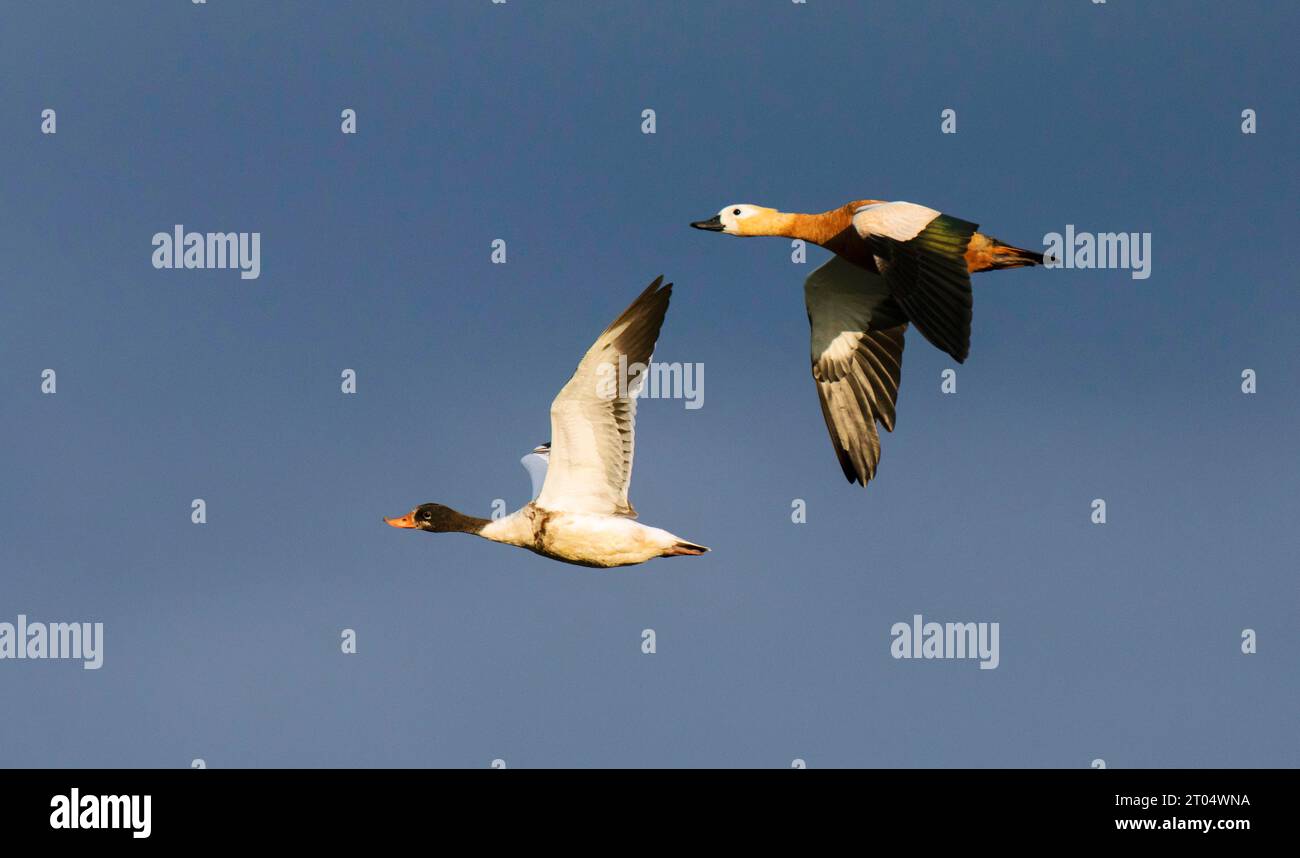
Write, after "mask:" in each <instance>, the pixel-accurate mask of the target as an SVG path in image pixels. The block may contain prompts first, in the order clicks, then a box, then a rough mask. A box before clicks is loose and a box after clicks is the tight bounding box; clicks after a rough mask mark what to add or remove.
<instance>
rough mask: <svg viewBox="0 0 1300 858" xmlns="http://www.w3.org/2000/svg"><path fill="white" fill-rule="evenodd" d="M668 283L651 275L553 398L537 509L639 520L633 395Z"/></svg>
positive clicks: (650, 348)
mask: <svg viewBox="0 0 1300 858" xmlns="http://www.w3.org/2000/svg"><path fill="white" fill-rule="evenodd" d="M672 288H673V284H671V283H668V284H664V282H663V277H657V278H655V281H654V282H653V283H651V284H650V285H649V286H648V287H647V288H646V289H645V291H644V292H642V293H641V294H640V296H638V297H637V299H636V300H635V301H633V302H632V304H631V305H630V306H629V307H628V308H627V309H626V310H624V311H623V313H622V314H620V315H619V317H618V318H617V319H615V320H614V321H613V322H611V323H610V325H609V327H607V328H606V329H605V330H604V332H603V333H601V335H600V336H599V337H598V338H597V339H596V342H595V343H594V344H593V345H592V346H591V348H590V349H588V350H587V353H586V355H585V356H583V358H582V361H581V362H580V363H579V364H578V368H577V369H576V370H574V373H573V377H572V378H570V379H569V381H568V383H567V384H565V385H564V388H563V389H562V390H560V393H559V395H557V396H556V397H555V401H554V402H552V403H551V455H550V465H549V467H548V468H547V471H546V481H545V482H544V483H543V485H542V491H541V493H540V494H539V495H538V496H537V501H536V503H537V505H538V506H540V507H542V508H544V509H551V510H564V511H567V512H590V513H603V514H606V515H622V516H628V517H630V518H635V517H636V510H634V509H633V508H632V504H631V503H630V502H629V501H628V486H629V484H630V483H631V481H632V457H633V452H634V448H635V443H634V442H635V433H634V429H635V425H636V395H637V393H638V392H639V391H640V389H641V385H642V384H644V383H645V370H644V368H645V367H648V366H649V365H650V357H651V355H652V354H653V353H654V347H655V342H656V341H657V340H658V338H659V329H660V327H661V326H662V325H663V321H664V315H665V314H666V313H667V312H668V301H669V298H670V297H671V296H672Z"/></svg>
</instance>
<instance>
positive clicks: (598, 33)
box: [0, 0, 1300, 767]
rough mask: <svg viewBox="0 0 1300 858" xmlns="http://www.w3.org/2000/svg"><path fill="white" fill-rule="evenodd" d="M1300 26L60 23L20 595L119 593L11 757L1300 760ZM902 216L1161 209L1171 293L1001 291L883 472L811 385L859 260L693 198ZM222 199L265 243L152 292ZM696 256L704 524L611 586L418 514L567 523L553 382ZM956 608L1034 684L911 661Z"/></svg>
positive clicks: (667, 494)
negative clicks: (953, 386)
mask: <svg viewBox="0 0 1300 858" xmlns="http://www.w3.org/2000/svg"><path fill="white" fill-rule="evenodd" d="M1297 24H1300V20H1298V16H1297V12H1296V10H1295V9H1294V8H1292V7H1289V6H1285V5H1284V4H1277V5H1274V4H1255V3H1239V4H1223V3H1185V4H1180V5H1179V6H1178V7H1177V11H1176V13H1175V12H1174V11H1173V10H1172V7H1168V6H1155V5H1146V6H1141V7H1138V6H1137V5H1136V4H1127V3H1119V2H1111V3H1108V4H1104V5H1096V4H1092V3H1090V2H1085V0H1076V2H1059V3H1057V2H1053V3H1038V2H1024V3H1021V2H989V3H980V4H970V3H958V2H942V3H940V2H933V3H897V4H895V3H872V4H859V3H836V2H828V0H810V2H809V3H808V4H806V5H798V4H791V3H787V2H781V0H766V2H761V3H752V2H751V3H699V2H683V3H667V2H665V3H627V2H618V3H609V4H602V6H601V10H600V11H599V13H596V12H593V11H592V8H591V6H590V4H577V3H546V4H541V3H525V2H522V0H511V2H509V3H507V4H505V5H492V4H490V3H488V2H459V3H447V4H441V3H440V4H422V3H384V4H359V3H356V4H354V3H339V2H331V3H316V4H305V3H278V4H264V3H251V2H249V3H244V2H233V0H211V2H208V3H207V4H206V5H199V6H195V5H191V4H190V3H186V2H169V3H127V2H124V3H116V4H90V3H61V2H49V3H42V4H19V5H15V6H14V7H13V8H12V9H10V10H9V11H8V13H7V14H6V23H5V26H4V28H3V31H0V141H2V143H3V145H0V167H2V169H0V212H2V213H3V215H4V218H3V223H4V227H5V228H4V229H3V230H0V258H3V260H4V264H5V274H4V277H3V283H4V288H3V289H0V403H2V406H0V408H2V409H3V420H2V421H0V440H2V441H3V443H2V444H0V451H2V452H0V467H2V472H3V474H4V479H3V481H2V483H3V488H0V584H2V586H0V621H9V622H13V621H14V620H15V618H16V617H17V615H18V614H20V613H22V614H25V615H27V616H28V617H29V618H30V619H32V620H33V621H36V620H40V621H47V622H55V621H88V622H90V621H94V622H103V623H104V625H105V652H104V666H103V667H102V668H101V669H100V670H97V671H84V670H82V669H81V668H80V666H79V665H78V664H76V663H75V662H54V661H44V662H41V661H8V660H6V661H0V693H2V694H3V696H4V698H5V699H6V701H8V702H7V704H6V714H5V723H6V729H5V730H4V731H3V734H2V735H0V764H3V765H7V766H79V765H84V766H162V767H172V766H188V765H189V764H190V761H191V760H192V759H194V758H203V759H205V760H206V761H207V763H208V765H209V766H214V767H215V766H221V767H233V766H469V767H480V766H486V765H488V764H489V763H490V762H491V761H492V760H493V759H496V758H501V759H504V760H506V762H507V765H509V766H511V767H528V766H621V765H632V766H658V765H677V766H702V765H716V766H778V767H784V766H788V765H790V762H791V760H792V759H794V758H802V759H805V760H806V761H807V763H808V765H809V766H814V767H830V766H1053V767H1055V766H1063V767H1086V766H1088V765H1089V764H1090V762H1091V761H1092V760H1094V759H1097V758H1102V759H1105V760H1106V761H1107V765H1109V766H1111V767H1141V766H1191V767H1196V766H1270V765H1286V766H1295V765H1297V764H1300V750H1298V746H1297V744H1296V742H1295V724H1296V717H1297V714H1298V713H1300V688H1298V684H1300V683H1298V680H1297V677H1296V673H1295V667H1294V666H1295V654H1296V652H1297V648H1298V647H1300V632H1297V630H1296V623H1295V618H1294V609H1295V605H1296V596H1297V583H1296V576H1295V549H1296V541H1295V536H1294V521H1295V519H1296V516H1297V512H1300V509H1298V506H1300V504H1298V502H1297V477H1298V476H1300V474H1298V473H1297V459H1296V456H1295V449H1294V443H1293V440H1294V430H1295V426H1296V424H1297V418H1298V417H1300V408H1298V402H1297V394H1296V387H1295V384H1296V383H1295V379H1296V376H1297V371H1298V370H1300V359H1298V353H1297V349H1296V346H1295V342H1296V341H1295V334H1294V331H1293V328H1294V323H1295V319H1296V318H1297V315H1298V314H1300V293H1298V291H1297V286H1296V282H1295V275H1294V272H1295V270H1296V268H1297V262H1298V261H1300V260H1298V259H1297V249H1296V245H1295V240H1294V227H1295V199H1296V194H1297V190H1298V188H1297V180H1296V171H1295V161H1294V157H1295V148H1296V139H1297V134H1296V131H1297V129H1296V119H1295V117H1296V114H1297V107H1298V106H1300V105H1297V103H1296V96H1295V88H1294V86H1293V85H1292V81H1293V78H1294V66H1293V49H1294V45H1293V36H1292V34H1293V33H1294V32H1295V31H1296V28H1297ZM45 108H53V109H55V110H56V111H57V117H58V119H57V121H58V126H57V128H58V131H57V134H54V135H43V134H41V133H40V128H39V126H40V114H41V111H42V110H43V109H45ZM343 108H353V109H355V110H356V111H357V114H358V133H357V134H356V135H355V136H345V135H343V134H341V133H340V130H339V123H340V119H339V114H340V111H341V110H342V109H343ZM645 108H652V109H654V110H655V111H656V117H657V133H655V134H654V135H645V134H642V133H641V111H642V110H643V109H645ZM944 108H953V109H955V110H956V111H957V117H958V133H957V134H955V135H943V134H940V130H939V125H940V120H939V116H940V111H941V110H943V109H944ZM1246 108H1251V109H1254V110H1256V111H1257V114H1258V133H1257V134H1254V135H1244V134H1242V133H1241V129H1240V125H1241V111H1242V110H1243V109H1246ZM864 197H870V198H879V199H905V200H911V201H914V202H919V203H924V204H926V205H929V206H932V207H934V208H938V209H941V210H943V211H945V212H948V213H950V214H953V215H955V216H958V217H961V218H965V219H968V220H973V221H977V222H979V223H980V224H982V227H983V229H984V230H986V231H987V232H989V233H991V234H993V235H996V236H998V237H999V238H1002V239H1004V240H1006V241H1010V242H1012V243H1016V244H1020V245H1022V246H1028V247H1041V245H1042V240H1043V236H1044V235H1045V234H1046V233H1048V232H1052V231H1061V230H1063V229H1064V228H1065V226H1066V224H1074V225H1075V226H1076V228H1077V229H1079V230H1092V231H1136V232H1150V233H1151V234H1152V254H1153V261H1152V274H1151V277H1150V278H1149V279H1147V280H1143V281H1137V280H1132V279H1130V277H1129V276H1128V272H1125V271H1115V270H1108V271H1079V270H1074V271H1045V270H1042V269H1031V270H1020V271H1009V272H999V273H993V274H985V275H980V276H978V277H977V278H976V279H975V283H974V287H975V317H974V326H973V335H972V348H971V356H970V358H969V360H968V361H967V362H966V364H964V365H963V366H961V367H960V368H959V369H958V392H957V394H955V395H943V394H941V393H940V389H939V380H940V373H941V372H942V371H943V370H944V369H945V368H948V367H950V366H951V365H952V362H951V359H950V358H948V357H947V356H945V355H944V354H942V353H940V352H939V351H938V350H936V349H934V348H933V347H931V346H930V345H929V344H927V343H925V342H924V341H923V340H922V339H921V338H920V337H919V336H917V335H915V334H914V333H913V334H911V335H909V344H908V348H907V351H906V355H905V359H904V370H903V384H902V391H901V394H900V401H899V411H898V426H897V430H896V431H895V432H894V433H893V434H892V435H887V436H885V437H884V439H883V441H882V443H883V447H884V453H883V459H882V463H881V467H880V472H879V475H878V477H877V479H876V480H875V481H874V482H873V483H872V484H871V485H870V487H869V488H868V489H867V490H865V491H864V490H862V489H860V488H857V487H852V486H849V485H848V484H847V483H845V482H844V480H843V478H842V476H841V474H840V470H839V467H838V465H837V464H836V461H835V458H834V455H833V453H832V451H831V448H830V444H829V442H828V441H827V438H826V432H825V428H824V426H823V423H822V417H821V414H820V412H819V409H818V407H817V402H816V394H815V392H814V390H813V383H812V381H811V379H810V377H809V370H808V364H807V359H808V358H807V348H808V330H807V321H806V318H805V314H804V308H803V298H802V279H803V277H804V276H806V274H807V273H808V271H810V270H811V269H812V267H813V266H815V265H816V264H819V263H820V262H821V261H822V260H823V259H824V258H825V257H826V254H825V252H824V251H821V250H819V249H816V248H814V249H811V250H810V251H809V260H808V264H807V265H795V264H792V263H791V261H790V258H789V252H790V249H789V244H788V242H784V241H781V240H778V239H749V240H738V239H733V238H726V237H720V236H715V235H709V234H705V233H701V232H696V231H692V230H691V229H689V228H688V227H687V224H688V222H689V221H692V220H697V219H700V218H704V217H708V216H710V215H712V214H714V213H716V212H717V210H718V209H719V208H720V207H721V206H723V205H725V204H728V203H732V202H753V203H759V204H765V205H771V206H775V207H779V208H782V209H784V210H790V211H820V210H824V209H828V208H831V207H833V206H836V205H839V204H841V203H843V202H846V201H848V200H851V199H858V198H864ZM177 223H182V224H185V226H186V227H187V228H191V229H195V230H199V231H210V230H211V231H227V230H234V231H258V232H260V233H261V236H262V239H261V276H260V277H259V278H258V279H256V280H241V279H240V278H239V276H238V274H237V273H236V272H232V271H166V270H163V271H159V270H155V269H154V268H153V267H152V266H151V265H150V258H151V253H152V246H151V243H150V240H151V237H152V236H153V234H154V233H155V232H158V231H169V230H170V229H171V228H172V227H173V225H174V224H177ZM496 238H502V239H505V240H506V241H507V244H508V260H509V261H508V263H507V264H506V265H493V264H491V263H490V261H489V254H490V244H491V242H492V240H493V239H496ZM661 273H662V274H664V275H666V276H667V278H668V279H670V280H672V281H674V282H675V283H676V284H677V286H676V289H675V291H674V296H673V303H672V307H671V309H670V310H669V313H668V318H667V322H666V324H665V327H664V330H663V334H662V336H661V338H660V341H659V348H658V351H657V352H656V358H657V359H658V360H663V361H690V362H701V363H703V364H704V366H705V370H706V372H705V405H704V407H703V408H701V409H699V410H688V409H686V408H684V407H683V403H682V402H680V401H672V400H647V401H644V402H642V403H641V409H640V420H639V424H638V430H639V431H638V446H637V457H636V471H635V476H634V479H633V483H632V499H633V502H634V503H635V504H636V506H637V508H638V510H639V511H640V513H641V520H642V521H644V522H646V523H649V524H653V525H657V526H661V527H665V528H667V529H669V530H672V531H673V532H675V533H678V534H680V535H682V536H683V537H685V538H687V539H691V540H695V541H698V542H701V543H704V544H706V545H709V546H711V547H712V548H713V549H714V550H713V552H712V553H711V554H709V555H707V556H705V557H702V558H684V559H675V560H665V561H652V562H651V563H648V564H646V565H644V566H641V567H633V568H629V569H622V570H614V571H609V572H597V571H593V570H588V569H581V568H577V567H570V566H565V565H562V564H557V563H553V562H549V561H546V560H544V559H542V558H539V557H536V556H534V555H532V554H529V553H526V552H522V551H517V550H513V549H509V548H505V547H501V546H496V545H491V544H488V543H486V542H483V541H481V540H474V539H471V538H468V537H463V536H455V535H451V536H430V535H426V534H412V533H403V532H397V531H394V530H392V529H390V528H387V527H384V526H383V525H382V523H381V522H380V517H381V516H383V515H394V514H400V513H402V512H405V511H406V510H407V509H409V508H410V507H412V506H414V505H415V504H416V503H419V502H422V501H439V502H442V503H446V504H449V505H452V506H454V507H457V508H458V509H461V510H463V511H465V512H469V513H472V514H477V515H487V514H489V512H490V511H491V504H492V501H493V500H494V499H496V498H502V499H504V500H505V501H506V502H507V503H508V504H509V506H510V507H511V508H514V507H516V506H518V505H520V504H522V503H523V502H525V501H526V500H527V496H528V482H527V477H526V475H525V473H524V472H523V469H522V468H520V467H519V465H518V463H517V462H518V458H519V457H520V456H521V455H522V454H523V453H525V452H527V451H528V450H529V449H531V448H532V447H533V445H535V444H537V443H538V442H539V441H542V440H545V439H546V438H547V437H548V435H549V425H548V418H547V408H548V406H549V403H550V400H551V398H552V397H553V396H554V394H555V393H556V392H557V391H558V390H559V388H560V386H561V385H562V384H563V383H564V382H565V380H567V378H568V375H569V373H570V372H571V371H572V369H573V366H574V365H575V364H576V362H577V360H578V358H579V357H580V356H581V354H582V352H583V351H584V350H585V349H586V348H587V346H588V345H589V344H590V343H591V341H592V340H593V339H594V337H595V335H596V334H597V333H598V332H599V331H600V330H601V328H602V327H603V326H604V325H605V324H606V323H607V322H608V321H609V320H610V319H612V318H613V317H614V315H615V314H617V313H618V312H619V311H620V310H621V309H622V308H623V307H624V306H626V304H627V303H628V302H629V301H630V300H631V298H632V297H633V296H635V294H636V293H637V292H638V291H639V290H640V289H641V288H643V287H644V286H645V284H647V283H648V282H649V281H650V280H651V279H653V278H654V277H655V276H656V275H658V274H661ZM45 368H54V369H55V370H56V371H57V373H58V392H57V394H55V395H42V394H41V392H40V375H41V371H42V370H43V369H45ZM344 368H353V369H355V370H356V371H357V374H358V393H357V394H356V395H353V396H346V395H343V394H341V393H340V390H339V374H340V372H341V371H342V370H343V369H344ZM1246 368H1251V369H1254V370H1255V371H1256V373H1257V375H1258V393H1256V394H1254V395H1245V394H1243V393H1242V392H1241V389H1240V384H1241V372H1242V371H1243V369H1246ZM194 498H203V499H205V500H206V502H207V505H208V523H207V524H205V525H202V526H197V525H194V524H191V522H190V502H191V500H192V499H194ZM795 498H799V499H803V500H804V501H805V502H806V504H807V510H808V512H807V517H808V520H807V523H806V524H802V525H796V524H793V523H792V522H791V520H790V512H791V502H792V500H793V499H795ZM1094 498H1104V499H1106V501H1107V505H1108V521H1107V523H1106V524H1105V525H1103V526H1099V525H1094V524H1092V523H1091V522H1090V519H1089V514H1090V503H1091V501H1092V500H1093V499H1094ZM916 613H920V614H923V615H924V616H925V617H926V619H933V620H938V621H961V622H974V621H990V622H998V623H999V624H1000V629H1001V634H1000V641H1001V654H1000V665H999V667H998V668H997V669H996V670H983V671H982V670H979V669H977V667H976V665H975V663H974V662H971V661H919V660H913V661H902V660H895V659H893V658H891V656H890V654H889V644H890V640H891V639H890V636H889V630H890V627H891V626H892V625H893V624H894V623H895V622H900V621H910V619H911V617H912V615H913V614H916ZM344 628H352V629H355V630H356V632H357V637H358V652H357V653H356V654H355V655H344V654H342V653H341V652H340V646H339V636H340V632H341V630H342V629H344ZM646 628H653V629H654V630H655V631H656V635H657V652H656V653H655V654H653V655H646V654H643V653H642V652H641V647H640V644H641V632H642V630H643V629H646ZM1247 628H1250V629H1254V630H1256V632H1257V633H1258V639H1259V651H1258V652H1257V653H1256V654H1254V655H1244V654H1242V652H1241V651H1240V635H1241V632H1242V630H1243V629H1247Z"/></svg>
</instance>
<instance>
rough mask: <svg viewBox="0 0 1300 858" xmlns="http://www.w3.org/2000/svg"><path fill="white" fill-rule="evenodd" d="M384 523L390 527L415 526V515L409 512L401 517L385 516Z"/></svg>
mask: <svg viewBox="0 0 1300 858" xmlns="http://www.w3.org/2000/svg"><path fill="white" fill-rule="evenodd" d="M384 523H385V524H387V525H388V526H389V527H408V528H409V527H415V516H414V515H412V514H411V513H409V512H408V513H407V514H406V515H404V516H402V517H401V518H385V519H384Z"/></svg>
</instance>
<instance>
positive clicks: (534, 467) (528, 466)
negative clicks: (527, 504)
mask: <svg viewBox="0 0 1300 858" xmlns="http://www.w3.org/2000/svg"><path fill="white" fill-rule="evenodd" d="M550 457H551V445H550V444H543V445H541V446H540V447H538V448H537V449H536V450H533V451H532V452H531V453H529V454H528V455H527V456H524V457H523V458H522V459H520V460H519V464H521V465H523V466H524V470H525V471H527V472H528V479H529V480H531V481H532V484H533V500H537V496H538V495H540V494H541V493H542V484H543V483H545V482H546V466H547V464H548V463H549V461H550Z"/></svg>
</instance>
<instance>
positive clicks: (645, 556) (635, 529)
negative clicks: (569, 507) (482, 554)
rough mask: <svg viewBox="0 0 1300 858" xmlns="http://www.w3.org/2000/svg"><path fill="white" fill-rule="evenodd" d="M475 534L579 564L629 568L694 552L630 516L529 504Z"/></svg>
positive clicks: (683, 541)
mask: <svg viewBox="0 0 1300 858" xmlns="http://www.w3.org/2000/svg"><path fill="white" fill-rule="evenodd" d="M479 536H482V537H483V538H484V539H490V540H492V541H493V542H501V543H504V544H506V545H516V546H518V547H520V548H527V549H528V550H529V551H535V552H537V553H538V554H542V555H545V556H546V557H552V558H554V559H556V560H563V561H565V562H568V563H577V564H579V565H581V566H599V567H610V566H630V565H633V564H636V563H644V562H645V561H647V560H651V559H653V558H655V557H671V556H673V555H676V554H686V553H691V554H696V553H699V552H698V551H683V550H681V549H680V547H679V546H681V545H683V544H686V543H685V540H683V539H681V538H680V537H677V536H674V535H673V534H671V533H669V532H668V531H666V530H662V529H660V528H658V527H647V526H646V525H644V524H640V523H638V522H637V521H635V520H634V519H631V518H625V517H623V516H617V515H602V514H600V513H589V512H555V511H551V510H545V509H541V508H540V507H538V506H537V505H535V504H531V503H530V504H529V505H528V506H526V507H524V508H523V509H520V510H517V511H516V512H512V513H511V514H510V515H507V516H505V517H504V518H500V519H497V520H496V521H494V522H492V523H491V524H489V525H488V526H486V527H484V528H483V530H482V531H480V532H479Z"/></svg>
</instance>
